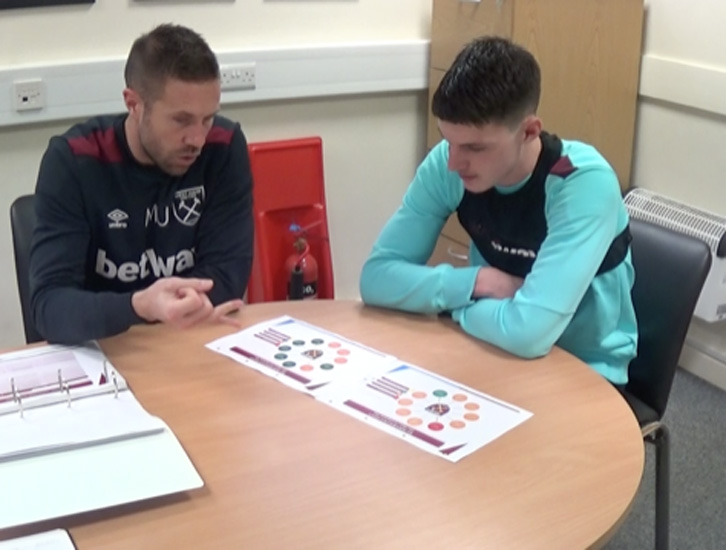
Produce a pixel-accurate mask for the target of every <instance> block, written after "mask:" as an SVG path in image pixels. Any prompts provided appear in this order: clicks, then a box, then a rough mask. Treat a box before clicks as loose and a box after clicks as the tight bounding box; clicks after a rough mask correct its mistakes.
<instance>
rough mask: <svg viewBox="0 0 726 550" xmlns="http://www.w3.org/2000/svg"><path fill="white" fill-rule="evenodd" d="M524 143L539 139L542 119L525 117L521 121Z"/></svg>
mask: <svg viewBox="0 0 726 550" xmlns="http://www.w3.org/2000/svg"><path fill="white" fill-rule="evenodd" d="M522 130H523V136H524V143H528V142H530V141H532V140H535V139H539V135H540V134H541V133H542V119H541V118H539V117H538V116H537V115H527V116H526V117H525V119H524V120H523V121H522Z"/></svg>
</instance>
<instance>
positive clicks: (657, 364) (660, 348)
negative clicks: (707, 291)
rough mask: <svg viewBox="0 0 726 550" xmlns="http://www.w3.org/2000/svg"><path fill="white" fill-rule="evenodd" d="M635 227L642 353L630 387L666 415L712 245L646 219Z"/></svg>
mask: <svg viewBox="0 0 726 550" xmlns="http://www.w3.org/2000/svg"><path fill="white" fill-rule="evenodd" d="M630 231H631V233H632V235H633V241H632V258H633V266H634V268H635V284H634V286H633V293H632V296H633V305H634V306H635V314H636V317H637V319H638V356H637V357H636V358H635V359H633V360H632V361H631V363H630V369H629V381H628V384H627V386H626V391H628V392H629V393H631V394H633V395H634V396H635V397H637V398H638V399H640V400H641V401H642V402H644V403H645V404H646V405H648V406H649V407H651V408H652V409H654V410H655V411H656V412H657V413H658V415H659V416H662V415H663V413H664V412H665V408H666V404H667V402H668V396H669V394H670V391H671V386H672V384H673V377H674V376H675V373H676V367H677V366H678V359H679V357H680V355H681V350H682V348H683V343H684V341H685V338H686V333H687V331H688V326H689V324H690V322H691V318H692V316H693V310H694V309H695V307H696V302H698V297H699V295H700V294H701V288H702V287H703V283H704V281H705V280H706V276H707V275H708V271H709V269H710V268H711V250H710V248H709V247H708V245H707V244H706V243H705V242H703V241H701V240H699V239H696V238H695V237H690V236H688V235H685V234H683V233H678V232H676V231H673V230H671V229H667V228H665V227H661V226H658V225H655V224H652V223H649V222H646V221H643V220H634V219H631V221H630Z"/></svg>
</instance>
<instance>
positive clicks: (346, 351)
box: [338, 349, 350, 355]
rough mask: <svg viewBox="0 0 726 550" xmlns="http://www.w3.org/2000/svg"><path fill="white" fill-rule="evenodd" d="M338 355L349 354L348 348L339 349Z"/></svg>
mask: <svg viewBox="0 0 726 550" xmlns="http://www.w3.org/2000/svg"><path fill="white" fill-rule="evenodd" d="M338 355H350V350H349V349H339V350H338Z"/></svg>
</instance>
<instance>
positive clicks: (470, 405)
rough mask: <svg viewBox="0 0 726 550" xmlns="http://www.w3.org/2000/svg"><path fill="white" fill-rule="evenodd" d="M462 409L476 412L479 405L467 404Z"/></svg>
mask: <svg viewBox="0 0 726 550" xmlns="http://www.w3.org/2000/svg"><path fill="white" fill-rule="evenodd" d="M464 408H465V409H466V410H467V411H478V410H479V404H478V403H467V404H466V405H464Z"/></svg>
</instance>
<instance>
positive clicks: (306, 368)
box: [300, 365, 315, 371]
mask: <svg viewBox="0 0 726 550" xmlns="http://www.w3.org/2000/svg"><path fill="white" fill-rule="evenodd" d="M314 368H315V367H313V366H312V365H303V366H302V367H300V370H304V371H311V370H313V369H314Z"/></svg>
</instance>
